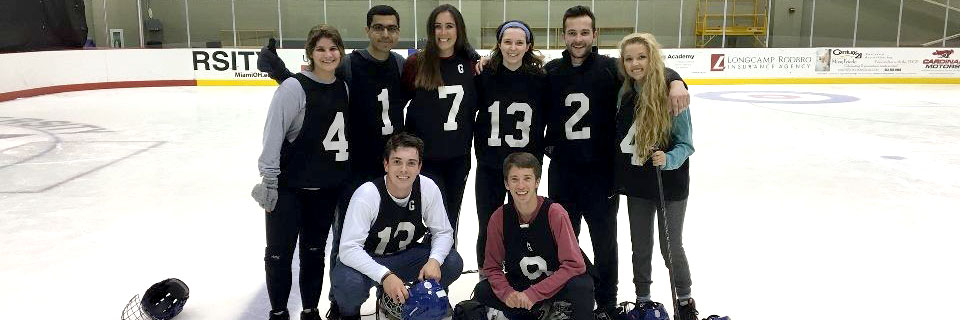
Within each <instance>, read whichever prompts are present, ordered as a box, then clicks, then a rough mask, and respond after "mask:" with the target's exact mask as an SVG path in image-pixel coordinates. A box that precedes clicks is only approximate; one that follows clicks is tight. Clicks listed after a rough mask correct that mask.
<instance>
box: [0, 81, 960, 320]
mask: <svg viewBox="0 0 960 320" xmlns="http://www.w3.org/2000/svg"><path fill="white" fill-rule="evenodd" d="M274 89H275V88H274V87H166V88H136V89H114V90H97V91H83V92H71V93H62V94H54V95H46V96H39V97H33V98H26V99H19V100H15V101H8V102H3V103H0V288H2V289H0V301H2V303H0V314H2V315H3V316H2V317H3V318H5V319H60V318H80V319H117V318H119V316H120V313H121V309H122V308H123V306H124V305H125V304H126V302H127V301H128V300H129V299H130V298H131V297H132V296H133V295H135V294H140V293H143V291H144V290H146V288H147V287H149V286H150V285H151V284H153V283H154V282H157V281H160V280H163V279H165V278H168V277H177V278H180V279H182V280H183V281H185V282H186V283H187V284H188V285H189V286H190V289H191V295H190V299H189V300H188V302H187V304H186V308H185V309H184V311H183V313H181V315H180V316H178V317H177V319H182V320H190V319H204V320H206V319H265V318H266V313H267V310H268V309H269V303H268V301H267V296H266V289H265V286H264V266H263V247H264V245H265V240H264V239H265V237H264V217H263V211H261V210H260V208H259V207H258V206H257V204H256V203H255V202H254V201H253V200H252V199H251V198H250V195H249V194H250V189H251V187H252V186H253V185H254V184H256V183H257V182H258V181H259V177H258V172H257V157H258V155H259V153H260V148H261V145H260V141H261V136H262V129H263V122H264V118H265V113H266V109H267V105H268V103H269V101H270V98H271V96H272V93H273V91H274ZM691 95H692V105H691V112H692V118H693V124H694V146H695V147H696V153H694V155H693V156H692V157H691V164H690V168H691V169H690V170H691V191H690V198H689V204H688V209H687V215H686V223H685V225H684V229H685V230H684V242H685V248H686V250H687V254H688V258H689V261H690V265H691V273H692V277H693V281H694V285H693V296H694V297H695V298H696V299H697V306H698V309H699V310H700V312H701V314H700V315H701V317H706V316H707V315H710V314H721V315H729V316H731V317H732V318H733V319H736V320H745V319H777V320H786V319H798V320H799V319H811V318H816V319H904V318H918V319H922V318H927V319H933V318H939V319H943V318H945V317H946V318H949V317H950V316H949V314H950V313H951V310H950V309H952V307H949V306H950V305H953V304H954V303H955V301H957V300H958V299H960V294H958V293H957V290H956V288H958V287H960V276H958V275H957V272H956V270H957V264H958V262H960V255H958V254H957V251H958V248H960V236H958V235H957V234H958V232H957V228H958V226H960V215H958V212H960V86H958V85H779V86H773V85H764V86H692V87H691ZM474 167H475V165H474ZM469 179H470V181H468V185H467V186H468V187H467V190H466V192H465V195H466V196H465V197H464V202H463V209H462V218H461V222H460V235H459V241H460V245H459V248H460V252H461V254H462V256H463V257H464V260H465V261H464V262H465V264H466V268H467V269H476V262H475V261H474V259H475V255H474V253H473V248H474V246H473V241H474V239H476V232H477V231H476V230H477V228H476V226H477V223H476V215H475V212H476V209H475V208H476V206H475V203H474V197H473V194H474V190H473V175H472V174H471V176H470V178H469ZM547 183H548V181H547V180H546V179H544V180H543V181H542V183H541V188H540V192H541V194H544V195H545V194H546V184H547ZM619 219H620V221H622V222H623V223H621V224H620V225H619V230H618V238H619V239H620V241H619V243H620V246H619V251H620V271H619V275H620V289H619V299H620V300H624V301H625V300H633V298H634V294H633V285H632V275H631V271H630V270H631V268H630V250H629V243H630V240H629V236H630V234H629V228H628V224H627V223H626V221H627V212H626V205H625V202H624V201H622V202H621V206H620V213H619ZM585 230H586V229H585ZM580 238H581V239H580V240H581V243H582V244H583V245H582V247H583V248H584V250H585V251H586V252H587V254H588V255H589V256H592V251H593V250H592V248H591V247H590V245H589V243H590V242H589V236H588V234H587V233H586V232H584V234H582V235H581V237H580ZM653 264H654V279H655V283H654V285H653V292H654V293H653V295H654V296H653V298H654V299H655V300H658V301H661V302H664V303H665V304H667V308H668V309H669V308H670V305H669V300H670V298H669V297H670V294H669V289H668V286H669V285H668V281H667V272H666V269H665V268H664V266H663V262H662V260H661V259H660V258H659V257H655V258H654V261H653ZM328 267H329V266H328ZM295 270H296V269H295ZM476 281H477V275H476V274H467V275H464V276H462V277H461V278H460V280H458V281H457V282H456V283H455V284H454V286H453V287H452V288H451V297H452V300H453V301H454V302H456V301H460V300H463V299H467V298H468V296H469V292H470V290H471V289H472V287H473V285H474V284H475V283H476ZM294 283H296V281H294ZM328 287H329V281H327V282H325V288H324V289H325V290H324V291H325V292H324V297H325V296H326V289H327V288H328ZM299 300H300V299H299V295H298V293H297V289H296V288H294V290H293V292H292V295H291V298H290V309H291V312H292V313H295V312H299V310H300V302H299ZM372 300H373V299H371V301H372ZM321 309H322V312H324V313H325V312H326V309H327V305H326V304H325V303H321ZM372 311H373V305H372V303H369V302H368V304H367V305H365V307H364V312H367V313H369V312H372ZM294 318H296V317H294ZM370 318H372V317H370Z"/></svg>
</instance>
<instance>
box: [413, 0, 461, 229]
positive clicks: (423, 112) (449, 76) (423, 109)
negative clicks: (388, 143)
mask: <svg viewBox="0 0 960 320" xmlns="http://www.w3.org/2000/svg"><path fill="white" fill-rule="evenodd" d="M427 30H428V32H427V44H426V46H425V47H424V48H423V49H422V50H420V51H419V52H417V53H416V54H414V55H412V56H410V58H409V59H407V62H406V64H405V65H404V70H403V76H402V77H401V81H402V82H403V83H404V84H405V85H406V86H407V89H409V90H410V92H411V94H412V99H411V100H410V105H409V106H408V107H407V119H406V131H407V132H409V133H411V134H413V135H415V136H417V137H420V138H421V139H423V142H424V148H425V150H424V157H423V158H424V159H423V174H424V175H426V176H427V177H430V178H431V179H433V181H435V182H436V183H437V186H439V187H440V190H441V191H442V193H443V201H444V207H445V208H446V210H447V216H448V218H449V220H450V225H452V226H453V228H454V230H456V229H457V218H458V217H459V216H460V204H461V202H462V201H463V189H464V187H465V186H466V184H467V174H468V173H469V172H470V140H471V139H472V138H473V122H474V114H475V112H476V103H477V101H476V100H477V94H476V88H475V85H474V80H473V77H474V72H473V70H474V65H475V63H476V60H477V59H478V58H479V55H477V53H476V52H475V51H474V50H473V47H471V46H470V42H469V40H468V39H467V31H466V25H465V24H464V22H463V15H461V14H460V11H459V10H457V8H456V7H454V6H452V5H449V4H443V5H440V6H438V7H437V8H435V9H433V12H431V13H430V17H429V18H428V19H427Z"/></svg>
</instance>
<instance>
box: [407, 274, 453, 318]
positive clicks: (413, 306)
mask: <svg viewBox="0 0 960 320" xmlns="http://www.w3.org/2000/svg"><path fill="white" fill-rule="evenodd" d="M449 313H450V298H448V297H447V292H446V291H444V290H443V286H441V285H440V283H438V282H437V281H436V280H432V279H428V280H424V281H421V282H418V283H416V284H414V285H413V286H411V287H410V297H409V298H407V301H406V303H404V305H403V320H440V319H443V318H444V317H446V316H447V315H448V314H449Z"/></svg>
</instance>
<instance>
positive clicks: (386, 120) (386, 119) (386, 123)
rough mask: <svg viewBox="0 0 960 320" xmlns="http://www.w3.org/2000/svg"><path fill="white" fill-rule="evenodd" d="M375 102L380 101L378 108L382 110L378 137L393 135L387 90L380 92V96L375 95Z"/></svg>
mask: <svg viewBox="0 0 960 320" xmlns="http://www.w3.org/2000/svg"><path fill="white" fill-rule="evenodd" d="M377 101H380V107H381V108H383V109H382V110H383V111H380V118H381V119H383V128H380V135H384V136H385V135H389V134H391V133H393V124H392V123H390V114H389V113H388V112H389V111H390V93H389V92H387V88H383V90H380V94H378V95H377Z"/></svg>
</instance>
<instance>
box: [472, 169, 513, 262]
mask: <svg viewBox="0 0 960 320" xmlns="http://www.w3.org/2000/svg"><path fill="white" fill-rule="evenodd" d="M474 189H475V190H476V193H477V221H478V222H479V223H480V226H479V231H478V234H477V269H478V270H483V258H484V252H485V251H486V248H487V247H486V245H487V224H489V223H490V216H492V215H493V212H494V211H496V210H497V208H500V206H502V205H503V204H504V203H506V202H505V201H506V200H505V197H507V189H506V188H505V187H504V186H503V169H501V168H495V167H493V166H487V165H484V164H482V163H481V164H478V165H477V176H476V180H475V188H474Z"/></svg>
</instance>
